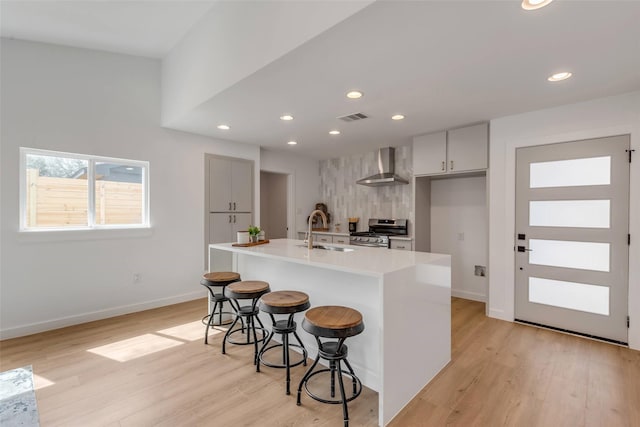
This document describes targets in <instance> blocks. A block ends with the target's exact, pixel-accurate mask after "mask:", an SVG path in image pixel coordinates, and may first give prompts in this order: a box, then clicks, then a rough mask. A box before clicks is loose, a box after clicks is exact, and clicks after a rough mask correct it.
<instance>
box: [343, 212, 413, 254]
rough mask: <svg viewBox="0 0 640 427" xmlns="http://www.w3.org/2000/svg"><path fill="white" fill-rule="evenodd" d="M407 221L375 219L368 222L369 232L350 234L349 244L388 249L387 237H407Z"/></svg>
mask: <svg viewBox="0 0 640 427" xmlns="http://www.w3.org/2000/svg"><path fill="white" fill-rule="evenodd" d="M408 223H409V221H408V220H406V219H377V218H371V219H370V220H369V231H358V232H355V233H351V236H350V238H349V243H350V244H351V245H356V246H373V247H381V248H388V247H389V242H390V240H389V236H407V235H408V234H409V228H408Z"/></svg>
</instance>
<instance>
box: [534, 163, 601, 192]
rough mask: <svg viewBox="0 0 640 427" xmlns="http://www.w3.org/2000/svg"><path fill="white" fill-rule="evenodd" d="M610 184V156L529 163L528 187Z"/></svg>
mask: <svg viewBox="0 0 640 427" xmlns="http://www.w3.org/2000/svg"><path fill="white" fill-rule="evenodd" d="M609 184H611V157H609V156H606V157H592V158H588V159H572V160H557V161H553V162H540V163H531V164H530V165H529V188H544V187H576V186H584V185H609Z"/></svg>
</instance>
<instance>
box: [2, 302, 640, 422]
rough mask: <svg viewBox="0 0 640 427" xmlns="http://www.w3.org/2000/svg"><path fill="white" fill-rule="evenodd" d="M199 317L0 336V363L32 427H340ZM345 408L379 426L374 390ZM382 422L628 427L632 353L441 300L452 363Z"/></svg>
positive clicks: (635, 406)
mask: <svg viewBox="0 0 640 427" xmlns="http://www.w3.org/2000/svg"><path fill="white" fill-rule="evenodd" d="M205 311H206V300H204V299H203V300H198V301H191V302H188V303H183V304H177V305H174V306H170V307H163V308H160V309H155V310H149V311H145V312H141V313H135V314H130V315H126V316H120V317H116V318H112V319H107V320H102V321H98V322H91V323H87V324H83V325H78V326H73V327H70V328H64V329H59V330H56V331H50V332H46V333H42V334H37V335H32V336H29V337H23V338H17V339H12V340H6V341H2V342H0V370H2V371H4V370H7V369H12V368H16V367H19V366H24V365H28V364H31V365H33V369H34V373H35V375H36V396H37V399H38V407H39V410H40V420H41V425H42V426H43V427H47V426H238V425H240V426H308V425H314V426H340V425H342V411H341V408H340V406H337V405H325V404H322V403H319V402H316V401H313V400H312V399H310V398H309V397H307V396H306V395H304V394H303V397H302V406H300V407H298V406H296V404H295V392H294V393H293V394H292V395H290V396H286V395H285V394H284V371H283V370H281V369H272V368H263V369H261V372H260V373H256V372H255V368H254V367H253V365H252V364H251V358H252V347H250V346H233V345H232V346H229V347H228V350H227V355H224V356H223V355H222V354H220V342H221V338H222V334H221V333H213V334H212V335H211V336H210V339H209V345H204V344H203V338H204V337H203V335H204V326H203V325H202V324H201V323H200V319H201V317H202V314H203V312H205ZM365 322H366V319H365ZM303 333H304V332H303ZM304 369H305V368H304V367H303V366H299V367H296V368H293V370H292V385H293V387H292V388H294V389H295V387H296V386H297V382H298V381H299V379H300V377H301V376H302V374H303V373H304ZM408 369H410V367H408ZM349 409H350V415H351V425H352V426H375V425H376V424H377V417H378V414H377V394H376V393H375V392H373V391H371V390H367V389H365V391H364V392H363V394H362V395H361V396H360V397H359V398H358V399H356V400H355V401H353V402H351V403H350V404H349ZM391 425H392V426H394V427H400V426H444V425H452V426H503V425H504V426H545V427H546V426H630V427H638V426H640V352H637V351H632V350H629V349H626V348H622V347H617V346H613V345H610V344H605V343H599V342H595V341H590V340H586V339H583V338H578V337H573V336H569V335H563V334H560V333H557V332H552V331H546V330H542V329H537V328H533V327H529V326H523V325H517V324H513V323H509V322H503V321H499V320H495V319H490V318H487V317H485V315H484V304H482V303H478V302H473V301H467V300H462V299H458V298H453V300H452V361H451V363H450V364H449V365H448V366H447V367H446V368H445V369H444V370H443V371H442V372H441V373H440V374H439V375H438V376H437V377H436V378H435V379H434V380H433V381H432V382H431V383H430V384H429V385H428V386H427V387H425V388H424V389H423V390H422V391H421V392H420V393H419V394H418V396H416V398H415V399H414V400H413V401H412V402H411V403H410V404H409V405H408V406H407V407H406V408H405V409H404V410H403V411H402V412H401V413H400V414H399V415H398V416H397V417H396V419H395V420H394V421H393V422H392V424H391Z"/></svg>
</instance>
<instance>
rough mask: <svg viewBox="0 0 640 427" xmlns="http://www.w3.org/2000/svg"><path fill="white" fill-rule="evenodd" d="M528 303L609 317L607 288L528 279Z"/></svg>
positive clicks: (537, 278) (534, 278)
mask: <svg viewBox="0 0 640 427" xmlns="http://www.w3.org/2000/svg"><path fill="white" fill-rule="evenodd" d="M529 301H530V302H535V303H539V304H546V305H551V306H554V307H562V308H570V309H572V310H580V311H586V312H589V313H596V314H604V315H605V316H608V315H609V287H608V286H598V285H588V284H586V283H575V282H563V281H560V280H551V279H541V278H539V277H529Z"/></svg>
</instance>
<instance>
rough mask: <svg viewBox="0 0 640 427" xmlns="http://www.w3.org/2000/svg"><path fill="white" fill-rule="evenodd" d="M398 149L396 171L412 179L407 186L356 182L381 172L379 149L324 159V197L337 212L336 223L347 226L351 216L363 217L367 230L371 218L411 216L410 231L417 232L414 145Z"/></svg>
mask: <svg viewBox="0 0 640 427" xmlns="http://www.w3.org/2000/svg"><path fill="white" fill-rule="evenodd" d="M395 149H396V150H395V160H396V162H395V169H396V174H397V175H400V176H401V177H403V178H405V179H407V180H409V184H407V185H389V186H382V187H366V186H363V185H357V184H356V181H357V180H359V179H361V178H363V177H365V176H370V175H373V174H375V173H377V169H376V155H377V152H376V150H373V151H371V152H368V153H364V154H358V155H353V156H348V157H338V158H333V159H327V160H321V161H320V195H321V197H320V198H321V200H323V201H325V203H326V204H327V207H328V210H329V211H330V212H332V213H333V216H334V218H335V219H334V220H333V221H332V223H334V224H335V223H341V224H342V228H343V229H345V228H344V227H346V224H347V219H348V218H349V217H360V221H359V222H358V231H364V230H366V229H367V220H368V219H369V218H407V219H409V227H410V228H409V234H412V233H413V230H412V229H411V227H412V226H413V223H414V218H413V209H412V195H413V182H412V180H411V177H412V176H413V163H412V162H413V161H412V154H411V153H412V147H411V145H406V146H400V147H395ZM331 231H333V230H331Z"/></svg>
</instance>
